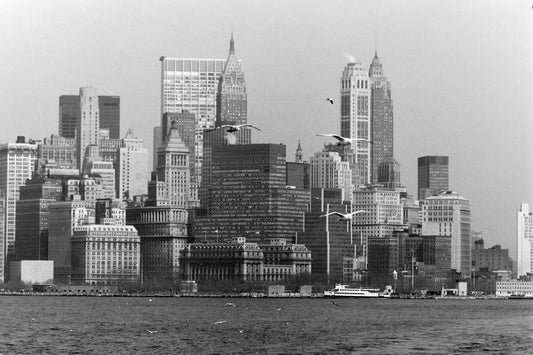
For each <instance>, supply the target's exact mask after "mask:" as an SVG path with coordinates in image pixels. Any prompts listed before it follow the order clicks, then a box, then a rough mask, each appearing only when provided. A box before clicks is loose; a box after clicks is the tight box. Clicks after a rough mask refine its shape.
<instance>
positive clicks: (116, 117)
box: [59, 95, 120, 139]
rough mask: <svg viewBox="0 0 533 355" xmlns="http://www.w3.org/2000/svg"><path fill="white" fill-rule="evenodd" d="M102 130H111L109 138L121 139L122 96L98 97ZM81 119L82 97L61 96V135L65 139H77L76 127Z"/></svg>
mask: <svg viewBox="0 0 533 355" xmlns="http://www.w3.org/2000/svg"><path fill="white" fill-rule="evenodd" d="M98 109H99V111H100V128H107V129H109V138H111V139H119V138H120V96H104V95H99V96H98ZM79 118H80V97H79V96H78V95H61V96H59V135H60V136H63V137H65V138H75V137H76V125H77V122H78V120H79Z"/></svg>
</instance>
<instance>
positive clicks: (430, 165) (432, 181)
mask: <svg viewBox="0 0 533 355" xmlns="http://www.w3.org/2000/svg"><path fill="white" fill-rule="evenodd" d="M448 174H449V172H448V157H446V156H430V155H428V156H424V157H420V158H418V199H419V200H423V199H425V198H427V197H429V196H432V195H435V194H438V193H440V192H442V191H448Z"/></svg>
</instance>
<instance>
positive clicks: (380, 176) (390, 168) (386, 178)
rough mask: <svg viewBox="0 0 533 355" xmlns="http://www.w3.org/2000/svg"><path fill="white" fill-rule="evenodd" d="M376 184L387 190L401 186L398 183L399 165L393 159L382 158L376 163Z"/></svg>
mask: <svg viewBox="0 0 533 355" xmlns="http://www.w3.org/2000/svg"><path fill="white" fill-rule="evenodd" d="M377 184H378V185H381V186H383V187H385V188H388V189H397V188H399V187H401V186H402V184H401V182H400V163H398V161H397V160H396V159H394V157H392V156H387V157H384V158H383V159H381V161H380V162H379V163H378V166H377Z"/></svg>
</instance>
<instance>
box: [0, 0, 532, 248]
mask: <svg viewBox="0 0 533 355" xmlns="http://www.w3.org/2000/svg"><path fill="white" fill-rule="evenodd" d="M532 5H533V1H532V0H514V1H486V0H484V1H375V0H373V1H354V0H348V1H309V0H301V1H288V0H282V1H272V0H269V1H248V0H243V1H238V0H235V1H222V0H219V1H190V0H189V1H176V0H172V1H132V0H128V1H73V0H68V1H50V0H48V1H4V0H0V55H1V58H2V62H1V65H0V97H1V101H0V117H1V119H0V122H1V125H0V142H1V143H5V142H12V141H14V140H15V138H16V136H17V135H25V136H27V137H31V138H35V139H42V138H43V137H45V136H49V135H50V134H52V133H56V132H57V131H58V98H59V96H60V95H62V94H77V93H78V90H79V88H80V87H82V86H89V85H90V86H95V87H98V88H100V90H101V91H100V92H101V94H104V95H105V94H114V95H119V96H120V97H121V132H122V135H124V134H125V132H126V130H127V129H128V128H129V127H131V128H133V130H134V133H135V134H136V135H138V136H140V137H141V138H143V139H144V140H145V145H146V147H147V148H150V149H151V146H152V134H151V132H152V128H153V127H154V126H156V125H159V120H160V118H159V112H160V62H159V57H160V56H167V57H182V58H226V57H227V54H228V49H229V39H230V35H231V33H232V32H233V33H234V37H235V47H236V53H237V56H238V58H240V59H242V61H243V68H244V72H245V77H246V85H247V90H248V117H249V122H250V123H253V124H255V125H257V126H258V127H261V128H262V129H263V132H257V131H254V132H253V134H254V137H253V138H254V142H257V143H262V142H272V143H284V144H286V145H287V158H288V160H290V161H292V160H293V159H294V152H295V149H296V146H297V143H298V140H301V142H302V148H303V150H304V157H305V159H306V160H309V157H310V156H311V155H313V154H314V152H316V151H319V150H320V149H321V148H322V146H323V144H324V143H325V142H327V139H325V138H323V137H316V136H315V133H338V132H339V106H338V105H337V104H335V105H330V104H328V103H327V102H325V100H324V99H325V98H326V97H333V98H336V99H337V101H338V99H339V96H340V86H339V85H340V76H341V73H342V70H343V68H344V66H345V65H346V63H347V60H348V58H349V57H355V58H356V59H358V60H360V61H361V62H362V64H363V65H364V66H365V67H368V66H369V65H370V62H371V60H372V57H373V55H374V50H375V49H376V46H377V51H378V55H379V57H380V59H381V62H382V63H383V68H384V72H385V75H386V76H387V77H388V79H389V80H390V81H391V84H392V97H393V101H394V139H395V142H394V149H395V157H396V159H397V160H398V161H399V162H400V164H401V177H402V179H401V180H402V183H403V184H404V185H405V186H407V188H408V191H409V192H410V193H411V194H413V195H415V196H416V194H417V192H416V191H417V180H416V176H417V158H418V157H420V156H424V155H447V156H449V157H450V188H451V189H452V190H455V191H457V192H458V193H459V194H461V195H462V196H464V197H466V198H468V199H470V201H471V205H472V229H473V230H476V231H482V232H483V235H484V238H485V243H486V245H488V246H492V245H493V244H496V243H499V244H502V246H503V247H504V248H509V249H511V256H512V257H513V258H515V255H514V251H515V248H516V246H515V239H516V237H515V235H516V212H517V211H518V209H519V207H520V203H522V202H529V203H531V204H533V154H532V153H533V38H532V37H533V9H532Z"/></svg>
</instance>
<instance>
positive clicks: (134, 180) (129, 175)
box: [115, 130, 150, 199]
mask: <svg viewBox="0 0 533 355" xmlns="http://www.w3.org/2000/svg"><path fill="white" fill-rule="evenodd" d="M116 166H117V169H116V171H115V174H116V180H115V183H116V187H115V189H116V191H117V197H118V198H119V199H122V198H124V197H127V198H129V199H131V198H133V196H135V195H146V193H147V190H146V186H147V183H148V180H149V178H150V174H149V172H148V150H147V149H146V148H144V146H143V140H142V139H141V138H137V137H134V136H133V133H132V132H131V130H128V133H126V137H124V139H122V147H121V148H120V149H119V151H118V155H117V164H116Z"/></svg>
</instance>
